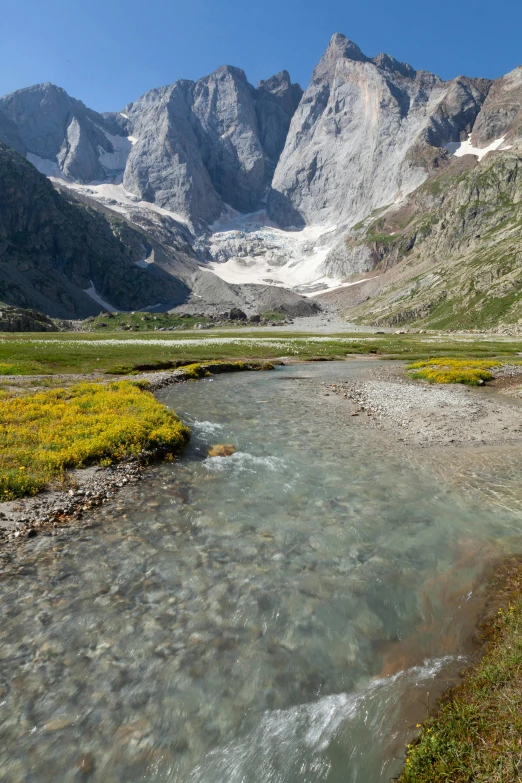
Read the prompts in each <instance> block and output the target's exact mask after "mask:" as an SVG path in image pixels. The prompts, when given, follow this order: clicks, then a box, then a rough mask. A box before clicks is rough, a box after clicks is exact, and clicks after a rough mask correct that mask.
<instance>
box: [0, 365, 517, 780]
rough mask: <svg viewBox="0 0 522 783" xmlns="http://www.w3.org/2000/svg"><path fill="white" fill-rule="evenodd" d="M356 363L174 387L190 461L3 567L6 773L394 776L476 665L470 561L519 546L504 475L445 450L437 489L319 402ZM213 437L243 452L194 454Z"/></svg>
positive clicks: (418, 465) (0, 733) (1, 695)
mask: <svg viewBox="0 0 522 783" xmlns="http://www.w3.org/2000/svg"><path fill="white" fill-rule="evenodd" d="M361 366H362V365H361V363H360V362H353V363H328V364H326V363H321V364H317V365H300V366H296V367H290V368H289V367H287V368H281V369H278V370H276V371H275V372H272V373H255V374H254V373H245V374H241V375H232V376H230V375H228V376H221V377H216V378H212V379H209V380H205V381H200V382H198V383H187V384H184V385H181V386H176V387H172V388H171V389H170V390H169V391H167V392H165V393H163V395H162V397H163V399H164V400H165V401H166V403H167V404H169V405H171V406H172V407H173V408H175V409H176V410H177V412H178V413H179V414H180V415H181V416H182V417H183V418H184V420H185V421H187V423H189V424H190V426H191V428H192V432H193V440H192V443H191V445H190V447H189V449H188V450H187V452H186V454H185V456H184V457H183V459H182V460H180V461H179V462H175V463H171V464H164V465H161V466H158V467H155V468H153V469H152V470H151V471H150V475H149V476H148V478H147V479H145V480H144V481H143V482H141V483H140V484H137V485H136V486H134V487H132V488H126V489H125V490H123V491H122V493H121V494H120V495H119V496H118V497H117V498H116V500H115V501H113V502H112V503H111V504H108V505H107V506H105V507H104V508H103V509H101V510H99V511H97V512H94V513H93V515H92V517H91V518H90V520H91V523H92V524H91V525H90V526H89V527H88V528H84V529H73V528H70V529H64V530H61V531H58V532H57V534H56V535H54V536H42V537H39V538H38V539H36V540H33V541H31V542H30V543H28V544H26V545H24V546H23V547H20V548H19V549H18V550H17V552H16V554H15V556H14V557H13V559H12V560H11V561H10V562H8V563H6V565H5V566H4V567H3V568H2V570H1V571H0V612H1V625H0V780H1V781H4V780H5V781H9V783H11V782H13V783H15V782H18V781H20V782H22V781H23V783H47V782H48V781H49V782H50V781H53V782H55V781H60V782H62V781H63V782H64V783H66V782H67V781H71V782H72V781H75V780H78V779H86V780H87V779H88V780H92V781H96V782H97V783H113V782H114V783H115V782H116V781H118V783H123V782H125V783H134V782H135V781H168V782H169V783H298V782H299V783H316V782H318V781H327V782H328V783H341V782H342V783H349V782H350V783H351V782H352V781H353V782H354V783H371V782H373V781H375V783H379V782H382V783H384V781H389V780H390V778H391V777H392V776H393V775H395V774H397V772H398V771H399V770H400V768H401V758H403V747H404V743H405V741H406V740H407V738H408V737H409V736H411V733H410V732H411V727H412V726H414V724H415V722H416V721H417V720H419V719H421V718H422V715H423V714H425V711H426V706H425V705H426V704H427V703H428V702H429V700H430V699H432V700H433V699H434V698H435V695H436V692H437V689H440V688H441V687H442V686H443V685H444V683H446V682H447V681H450V680H453V678H454V677H455V676H456V673H457V672H458V670H459V669H461V668H462V666H463V662H464V660H465V658H464V657H463V656H465V655H466V653H467V652H469V647H468V645H467V641H468V639H469V635H470V630H471V628H472V625H473V620H474V617H475V614H476V611H477V607H478V606H479V605H480V590H477V589H476V584H477V580H478V579H479V578H480V576H481V573H482V570H483V564H484V562H485V561H487V560H491V559H492V558H494V557H495V556H497V555H498V554H502V553H506V552H509V551H511V550H513V549H516V548H517V547H518V549H520V536H521V533H522V526H521V523H520V517H519V515H518V514H517V513H515V511H512V510H510V504H509V503H503V502H499V501H498V493H499V491H500V494H501V495H502V491H501V490H499V489H498V488H499V487H501V488H502V487H505V486H506V485H508V484H509V486H512V485H513V483H516V484H518V483H519V476H520V470H519V467H520V466H519V465H518V464H514V462H513V460H511V461H510V463H509V470H507V468H506V466H505V465H504V463H503V461H502V460H501V459H497V460H496V461H494V462H493V463H492V466H491V467H488V461H487V458H485V457H484V455H481V462H480V471H479V473H478V474H477V472H476V471H475V472H474V471H472V470H470V461H469V454H468V456H467V459H468V462H467V464H466V465H465V466H464V468H463V469H462V471H461V472H460V473H459V470H460V469H459V464H458V459H459V457H458V451H457V450H452V451H449V452H448V457H447V459H448V462H449V461H454V463H455V464H454V465H451V467H450V470H448V480H447V481H445V480H444V471H443V470H442V471H441V469H440V464H439V465H438V468H437V470H432V467H431V466H430V464H429V457H428V456H427V455H428V453H427V452H424V453H423V454H420V455H419V458H418V459H416V458H412V456H411V455H409V456H408V460H407V461H406V460H405V459H404V455H403V454H401V451H400V444H393V443H390V442H387V440H386V439H385V438H384V437H383V436H382V435H381V434H380V433H378V432H376V431H374V430H368V429H367V428H365V427H364V426H363V425H362V424H361V423H360V422H359V421H357V422H355V421H354V419H352V418H351V417H350V416H349V415H348V409H347V405H346V403H344V402H343V401H342V400H340V399H339V398H338V397H335V396H326V395H325V394H324V391H323V390H324V387H323V390H321V386H320V383H321V381H322V380H325V381H326V382H327V383H330V382H333V381H337V380H339V379H344V378H348V377H351V376H355V375H356V374H357V372H358V371H359V370H360V367H361ZM326 390H327V389H326ZM215 443H231V444H233V445H234V446H235V447H236V453H235V454H234V455H233V456H232V457H229V458H215V459H207V458H206V451H207V448H208V446H210V445H213V444H215ZM439 462H440V460H439ZM506 471H507V472H506ZM503 472H504V473H505V474H506V476H507V478H505V480H504V477H503V476H504V473H503ZM459 475H460V476H461V479H460V480H459V481H456V480H455V477H456V476H459ZM477 475H478V476H479V479H477ZM472 479H473V480H472ZM510 482H511V483H510ZM488 483H490V484H491V486H493V487H495V492H494V493H493V496H492V497H488V495H487V493H483V492H482V491H481V487H487V486H488ZM477 484H478V486H477ZM511 505H513V504H511ZM434 678H436V679H434ZM428 692H429V694H431V695H428Z"/></svg>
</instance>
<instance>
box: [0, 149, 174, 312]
mask: <svg viewBox="0 0 522 783" xmlns="http://www.w3.org/2000/svg"><path fill="white" fill-rule="evenodd" d="M148 252H149V251H148V249H147V247H146V239H145V237H144V236H143V235H142V234H141V233H139V232H138V231H137V230H134V229H132V228H130V227H129V226H128V224H127V223H125V221H123V220H119V219H118V218H117V217H116V216H113V217H111V218H109V217H106V216H104V215H102V214H100V213H99V212H97V211H95V210H93V209H90V208H89V207H87V206H85V205H83V204H80V203H79V202H72V201H69V200H68V199H66V198H65V197H64V195H63V194H61V193H59V192H57V191H56V190H55V188H54V187H53V185H52V184H51V182H50V181H49V180H48V179H47V178H46V177H45V176H44V175H42V174H40V173H39V172H38V171H37V170H36V169H35V168H34V166H32V165H31V164H30V163H29V162H28V161H26V160H25V159H24V158H22V157H21V156H20V155H19V154H18V153H17V152H14V151H13V150H12V149H10V148H8V147H6V146H5V145H3V144H1V143H0V300H2V301H4V302H6V303H7V304H11V305H18V306H21V307H28V308H34V309H37V310H40V311H42V312H45V313H47V314H48V315H51V316H55V317H63V318H78V317H85V316H88V315H95V314H96V313H99V312H100V311H101V310H102V309H103V307H102V306H101V305H100V304H98V303H97V302H96V301H94V300H93V299H92V298H91V297H90V296H89V295H88V294H87V293H85V289H91V288H92V287H93V286H94V289H95V291H96V294H97V295H98V296H100V297H102V298H103V299H104V300H107V301H108V302H110V303H111V304H112V305H113V306H114V307H116V308H118V309H121V310H134V309H139V308H144V307H148V306H150V305H155V304H157V303H160V302H162V303H168V304H169V305H170V306H173V305H175V304H179V303H181V302H182V301H184V300H185V299H186V298H187V296H188V289H187V286H186V285H185V284H184V283H182V282H181V281H179V280H177V279H176V278H175V277H171V276H168V275H166V274H163V273H161V272H160V271H156V270H154V271H152V272H151V271H150V270H149V269H142V268H140V267H139V266H137V265H136V262H138V261H141V260H143V259H144V258H145V257H146V256H147V254H148Z"/></svg>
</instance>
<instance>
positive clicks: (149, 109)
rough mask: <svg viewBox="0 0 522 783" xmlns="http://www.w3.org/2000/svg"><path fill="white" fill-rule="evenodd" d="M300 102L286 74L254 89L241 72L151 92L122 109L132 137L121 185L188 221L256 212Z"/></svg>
mask: <svg viewBox="0 0 522 783" xmlns="http://www.w3.org/2000/svg"><path fill="white" fill-rule="evenodd" d="M300 96H301V90H300V88H299V87H298V85H292V83H291V81H290V77H289V75H288V73H287V72H286V71H284V72H282V73H280V74H277V75H276V76H274V77H272V78H271V79H269V80H267V81H266V82H261V83H260V85H259V88H258V89H257V90H255V89H254V88H253V87H252V86H251V85H250V84H249V83H248V81H247V79H246V76H245V74H244V73H243V71H242V70H240V69H239V68H233V67H231V66H223V67H222V68H218V69H217V71H215V72H214V73H213V74H211V75H210V76H207V77H205V78H203V79H200V80H199V81H197V82H188V81H179V82H176V83H175V84H173V85H172V86H171V87H166V88H163V89H161V90H152V91H151V92H149V93H147V94H146V95H144V96H143V97H142V98H140V99H139V100H138V101H136V102H135V103H133V104H131V105H130V106H128V107H127V108H126V109H125V112H124V113H125V114H126V115H127V116H128V117H129V120H130V122H131V124H132V128H133V134H134V137H135V138H136V139H137V141H136V143H135V144H134V146H133V149H132V151H131V153H130V156H129V161H128V164H127V168H126V171H125V177H124V180H123V184H124V185H125V187H126V188H127V189H128V190H129V191H130V192H132V193H135V194H137V195H139V196H140V197H141V198H143V199H144V200H146V201H153V202H154V203H156V204H159V205H160V206H162V207H165V208H167V209H169V210H171V211H173V212H176V213H179V214H180V215H182V216H186V217H188V218H189V219H190V220H191V221H192V222H194V223H197V222H198V221H204V222H206V223H212V222H213V221H214V220H216V219H217V218H218V217H219V215H220V214H221V213H222V212H223V210H224V208H225V205H230V206H231V207H233V208H234V209H236V210H238V211H240V212H252V211H254V210H256V209H258V208H259V207H260V206H261V203H262V200H263V197H264V196H265V195H266V191H267V189H268V186H269V184H270V181H271V177H272V174H273V171H274V169H275V166H276V164H277V160H278V158H279V155H280V154H281V151H282V149H283V147H284V143H285V140H286V135H287V133H288V128H289V125H290V120H291V118H292V115H293V113H294V111H295V109H296V107H297V104H298V102H299V99H300Z"/></svg>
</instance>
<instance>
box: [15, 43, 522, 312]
mask: <svg viewBox="0 0 522 783" xmlns="http://www.w3.org/2000/svg"><path fill="white" fill-rule="evenodd" d="M0 142H1V145H0V299H1V300H2V301H4V302H6V303H8V304H12V305H17V306H23V307H29V308H35V309H38V310H41V311H42V312H44V313H46V314H48V315H51V316H57V317H64V318H81V317H85V316H87V315H92V314H94V313H96V312H99V311H100V309H102V308H106V309H117V310H135V309H145V308H149V309H158V310H172V309H176V310H184V311H185V312H202V311H220V310H223V309H227V308H230V307H232V306H238V307H242V308H244V309H245V310H246V311H247V312H256V311H258V310H259V308H260V307H261V304H260V303H261V302H262V306H263V307H265V309H266V308H270V307H271V306H272V305H274V304H276V305H277V304H279V303H281V302H283V301H284V302H285V304H286V305H287V306H295V307H296V308H297V310H296V312H297V311H299V312H306V311H307V307H308V308H309V311H310V312H312V311H313V308H312V300H313V302H321V301H330V302H333V303H335V304H336V306H338V307H340V308H341V310H343V311H344V312H345V313H346V316H347V317H348V318H350V319H358V320H360V321H362V322H368V323H375V324H388V325H390V324H400V323H406V322H418V323H423V324H426V325H428V326H429V325H437V326H438V327H442V326H444V327H445V328H452V327H454V326H474V327H479V326H480V325H482V324H484V325H494V324H495V323H497V322H498V321H499V320H500V321H506V322H509V323H512V322H518V319H519V316H520V317H522V309H521V310H520V312H519V309H518V305H517V302H518V287H517V286H518V283H516V282H515V281H516V280H518V277H517V274H518V271H517V270H518V267H519V266H520V261H521V252H522V246H521V243H520V226H521V222H520V220H521V213H520V210H519V204H520V198H521V195H522V187H521V185H520V179H521V178H520V161H521V151H522V66H520V67H518V68H516V69H515V70H513V71H512V72H511V73H509V74H507V75H506V76H504V77H503V78H501V79H497V80H494V81H491V80H488V79H483V78H469V77H464V76H462V77H457V78H455V79H453V80H450V81H442V80H441V79H440V78H439V77H437V76H435V75H434V74H432V73H429V72H426V71H416V70H414V69H413V68H412V67H411V66H409V65H407V64H405V63H401V62H398V61H397V60H395V59H394V58H393V57H391V56H389V55H387V54H379V55H377V56H376V57H373V58H369V57H367V56H366V55H365V54H363V52H362V51H361V50H360V49H359V48H358V47H357V45H356V44H354V43H353V42H351V41H349V40H348V39H347V38H346V37H345V36H343V35H341V34H336V35H334V36H333V37H332V39H331V41H330V43H329V45H328V47H327V49H326V51H325V53H324V55H323V57H322V58H321V60H320V62H319V63H318V65H317V66H316V68H315V70H314V72H313V75H312V79H311V82H310V84H309V85H308V87H307V88H306V90H304V91H303V90H302V89H301V87H300V86H299V85H297V84H295V83H292V80H291V78H290V75H289V74H288V73H287V72H286V71H282V72H281V73H279V74H276V75H275V76H272V77H270V78H268V79H266V80H264V81H261V82H260V83H259V84H258V85H257V87H254V86H253V85H251V84H249V82H248V80H247V78H246V76H245V74H244V72H243V71H242V70H240V69H239V68H235V67H232V66H223V67H221V68H218V69H217V70H216V71H215V72H214V73H213V74H211V75H210V76H207V77H204V78H202V79H200V80H198V81H196V82H193V81H188V80H180V81H177V82H175V83H174V84H172V85H170V86H167V87H161V88H157V89H153V90H151V91H149V92H148V93H146V94H145V95H143V96H142V97H141V98H139V99H138V100H136V101H135V102H133V103H131V104H129V105H128V106H126V107H124V109H123V110H122V111H119V112H110V113H103V114H100V113H97V112H95V111H93V110H91V109H89V108H87V107H86V106H85V105H84V104H83V103H82V102H81V101H79V100H77V99H75V98H72V97H70V96H69V95H68V94H67V93H66V92H65V91H64V90H63V89H61V88H60V87H56V86H54V85H52V84H48V83H47V84H41V85H36V86H33V87H28V88H25V89H21V90H17V91H16V92H14V93H11V94H9V95H6V96H4V97H3V98H0ZM470 280H474V281H475V282H476V283H479V285H478V287H477V285H475V288H474V289H473V291H472V292H470V290H469V283H470ZM487 280H489V281H490V282H489V283H487V282H486V281H487ZM506 292H507V293H506ZM520 293H521V294H522V288H521V291H520ZM497 300H502V302H500V301H497Z"/></svg>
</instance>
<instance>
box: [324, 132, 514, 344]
mask: <svg viewBox="0 0 522 783" xmlns="http://www.w3.org/2000/svg"><path fill="white" fill-rule="evenodd" d="M346 242H347V245H348V246H349V247H348V248H347V252H349V253H350V252H351V253H353V254H354V256H357V254H361V253H364V255H365V257H366V261H367V263H368V267H367V268H370V269H371V268H372V267H373V271H372V277H371V279H370V280H368V281H367V282H364V283H361V284H359V285H357V286H354V287H353V288H350V289H345V292H343V294H342V295H341V296H340V297H338V301H339V302H340V303H341V306H342V307H343V309H344V310H345V314H346V316H347V317H348V318H349V319H350V320H357V321H360V322H361V323H368V324H377V325H391V326H393V325H401V324H410V323H415V325H419V326H420V325H422V326H424V327H427V328H437V329H454V328H470V329H485V328H490V327H494V326H497V325H498V324H517V323H522V148H521V147H520V146H518V147H514V148H513V149H512V150H511V151H509V152H502V153H492V154H490V155H488V156H487V157H486V158H484V159H483V161H482V162H481V163H480V164H477V163H476V160H475V158H474V157H472V156H464V157H463V158H461V159H460V160H457V161H454V162H452V164H451V165H450V166H449V167H448V168H446V169H444V170H443V171H442V172H441V173H439V174H438V176H435V177H433V178H431V179H430V180H429V181H428V182H426V183H425V184H423V185H422V186H421V187H420V188H419V189H418V190H417V191H416V192H415V193H414V194H412V196H411V197H410V198H409V200H408V201H407V202H406V203H405V204H403V205H402V206H401V207H400V208H398V209H395V210H390V211H387V212H386V213H384V214H382V216H381V217H377V218H376V219H375V216H374V219H373V221H368V222H367V223H366V224H365V225H363V226H359V227H357V231H356V232H355V233H353V234H352V235H350V237H348V238H347V240H346Z"/></svg>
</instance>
